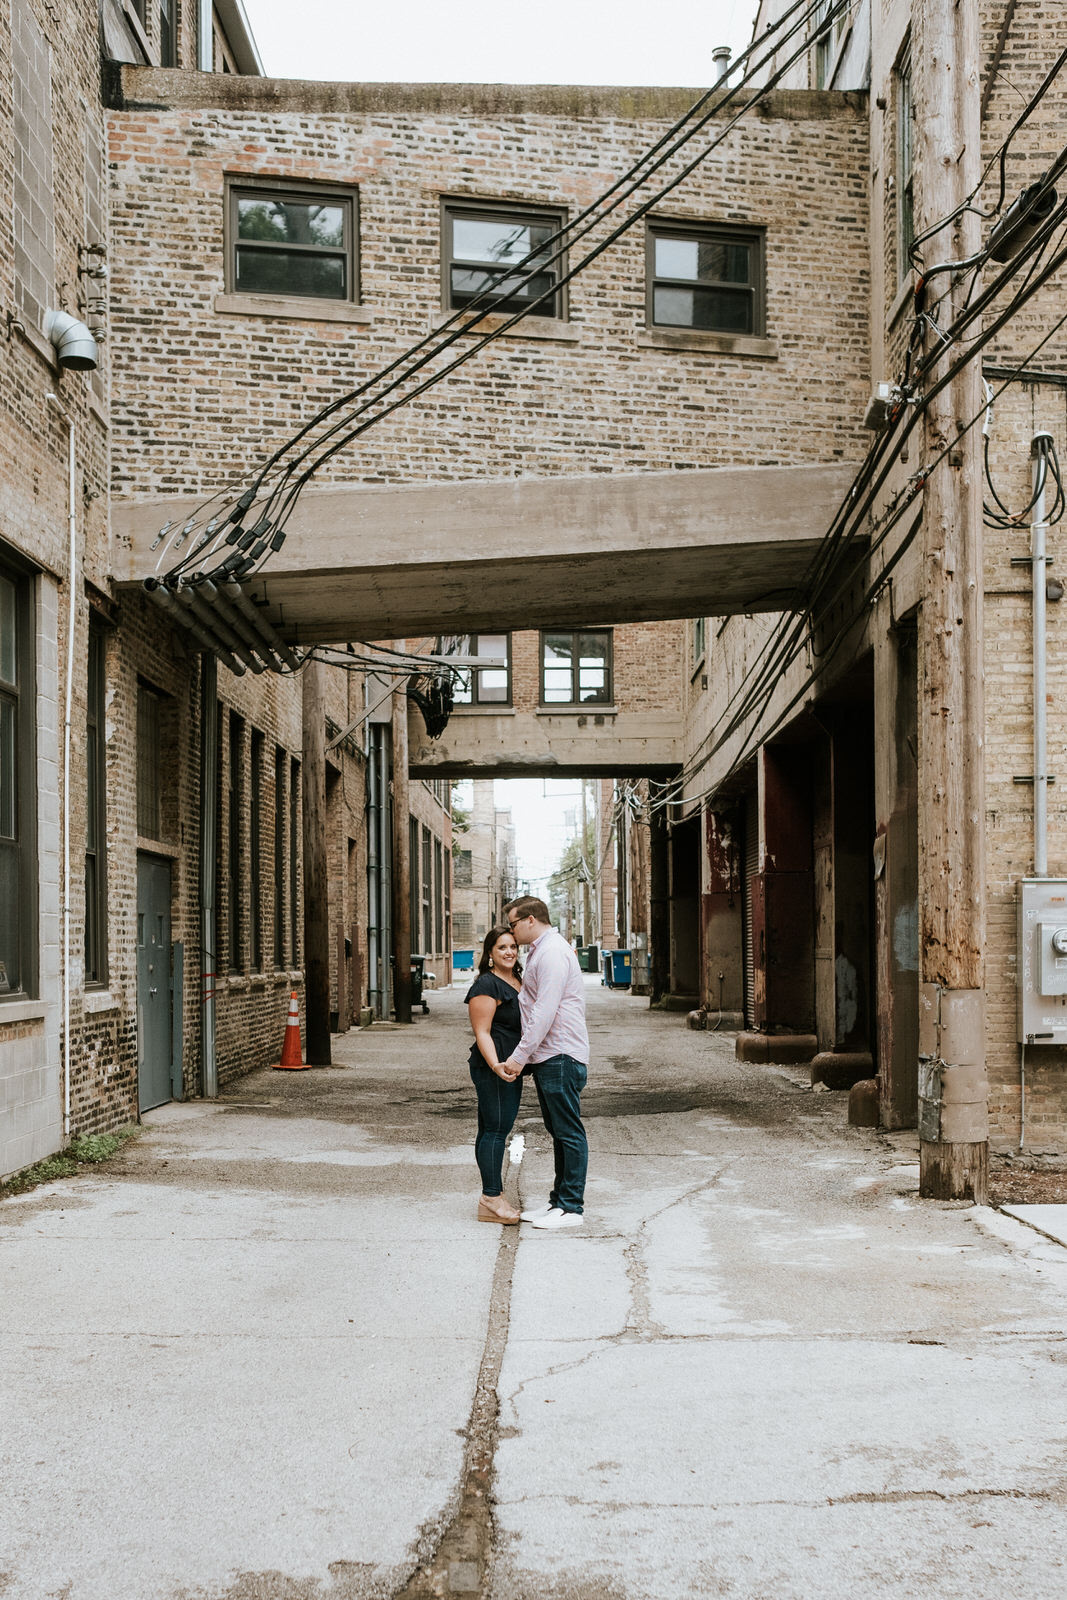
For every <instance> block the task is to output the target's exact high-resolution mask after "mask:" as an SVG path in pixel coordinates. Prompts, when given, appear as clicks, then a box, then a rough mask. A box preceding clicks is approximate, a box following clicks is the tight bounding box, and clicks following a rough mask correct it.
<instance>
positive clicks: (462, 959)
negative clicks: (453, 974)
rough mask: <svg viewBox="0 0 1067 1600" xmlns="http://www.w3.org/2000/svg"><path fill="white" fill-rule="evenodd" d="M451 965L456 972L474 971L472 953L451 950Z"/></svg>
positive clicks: (469, 951) (470, 951) (471, 951)
mask: <svg viewBox="0 0 1067 1600" xmlns="http://www.w3.org/2000/svg"><path fill="white" fill-rule="evenodd" d="M452 965H453V967H454V968H455V970H456V971H457V972H472V971H473V970H474V951H473V950H453V952H452Z"/></svg>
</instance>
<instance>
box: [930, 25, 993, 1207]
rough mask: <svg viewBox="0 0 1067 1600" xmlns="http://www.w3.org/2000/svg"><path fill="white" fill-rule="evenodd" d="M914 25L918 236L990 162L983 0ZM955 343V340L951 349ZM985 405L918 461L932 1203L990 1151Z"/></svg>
mask: <svg viewBox="0 0 1067 1600" xmlns="http://www.w3.org/2000/svg"><path fill="white" fill-rule="evenodd" d="M915 22H916V25H917V26H916V37H915V40H914V44H913V48H912V54H911V59H912V72H913V82H914V86H915V112H916V115H915V121H916V128H917V131H918V140H919V151H920V160H919V164H918V182H917V191H918V198H919V202H920V209H921V216H920V218H919V219H918V231H919V232H920V233H921V232H923V231H925V229H926V228H928V227H930V226H931V224H933V223H935V222H937V221H939V220H940V219H941V218H943V217H947V216H950V215H952V213H953V212H954V211H956V209H957V208H958V207H959V206H960V205H961V203H962V202H963V201H964V200H965V198H966V197H967V196H968V195H969V194H970V192H971V191H972V190H973V189H974V188H975V186H976V185H977V183H978V180H979V175H980V172H981V143H980V134H981V128H980V114H979V83H978V46H979V30H978V3H977V0H920V4H919V6H918V7H917V9H916V14H915ZM978 244H979V222H978V218H977V217H975V216H974V215H973V214H972V213H971V212H965V213H964V214H963V215H962V216H960V217H958V218H957V219H956V221H955V222H953V223H952V224H951V226H950V227H948V228H945V229H944V230H943V231H942V232H941V233H939V234H936V235H934V237H933V238H932V239H930V240H928V241H927V242H926V244H925V245H924V250H925V252H926V259H927V260H928V261H929V260H938V261H944V260H948V259H950V258H953V259H957V260H963V259H965V258H966V257H968V256H971V255H973V254H974V253H975V252H976V250H977V248H978ZM939 282H940V284H944V285H946V286H947V288H948V298H947V299H946V300H945V302H944V303H943V304H942V306H941V308H940V309H939V312H938V321H939V322H940V323H941V324H942V326H944V325H945V324H948V323H950V322H951V321H952V320H953V319H954V318H955V317H956V316H957V315H958V314H959V313H960V311H961V310H962V308H963V303H964V292H965V280H964V279H963V278H962V277H961V278H960V279H959V281H954V280H953V279H952V277H951V276H950V275H948V274H946V275H945V276H944V277H943V278H942V279H940V280H939ZM936 338H937V335H936V332H935V331H934V330H932V329H931V330H928V339H932V340H935V341H936ZM933 348H934V345H933V343H929V344H928V349H933ZM959 354H960V347H959V346H956V347H955V348H954V349H953V351H951V352H950V353H949V354H948V355H946V356H945V357H944V358H943V359H944V360H949V359H952V357H953V356H957V355H959ZM937 370H938V371H941V370H943V363H942V364H939V367H938V369H937ZM933 376H934V375H933V374H932V375H931V376H930V378H928V379H927V383H928V385H929V383H931V382H932V381H933ZM980 404H981V372H980V370H979V366H978V363H977V362H973V363H971V364H969V365H968V366H966V367H964V368H963V370H962V371H961V372H960V373H959V374H958V375H957V376H956V378H955V379H953V381H952V382H951V383H950V384H948V385H947V386H946V387H945V388H944V389H943V390H942V391H941V393H940V394H939V395H938V396H937V397H936V398H935V399H934V400H933V402H932V403H931V405H930V408H929V410H928V411H927V413H926V416H925V419H924V433H923V452H924V454H923V462H922V465H923V466H924V467H929V466H930V464H931V463H932V462H933V461H934V459H935V458H936V457H938V456H940V455H941V453H942V451H944V450H945V449H946V448H947V450H948V454H947V455H946V456H945V459H944V460H942V461H941V462H940V464H939V465H938V466H937V467H936V468H934V469H933V470H932V472H931V474H930V477H929V478H928V480H927V481H926V483H925V487H924V490H923V533H922V538H923V544H922V558H923V574H922V579H923V602H922V612H921V618H920V623H919V661H920V667H919V675H920V686H919V948H920V958H919V959H920V973H919V975H920V996H919V1138H920V1176H919V1187H920V1193H921V1194H923V1195H924V1196H926V1197H928V1198H930V1199H943V1200H951V1199H971V1198H973V1199H974V1200H976V1201H978V1202H982V1201H984V1199H985V1194H986V1184H987V1175H988V1159H989V1143H988V1140H989V1128H988V1109H987V1094H988V1089H987V1085H986V1077H985V992H984V989H985V979H984V970H983V939H984V932H985V859H984V852H985V835H984V827H985V793H984V778H983V752H984V742H985V739H984V735H985V707H984V697H983V686H982V671H983V658H982V606H983V576H982V480H981V458H980V453H979V449H980V435H979V433H978V430H977V429H973V428H972V429H971V431H970V432H969V433H968V434H966V435H965V436H962V437H961V429H962V428H963V427H964V426H965V425H966V423H968V422H969V421H970V419H971V418H972V417H973V416H974V415H975V414H976V412H977V411H978V409H979V406H980Z"/></svg>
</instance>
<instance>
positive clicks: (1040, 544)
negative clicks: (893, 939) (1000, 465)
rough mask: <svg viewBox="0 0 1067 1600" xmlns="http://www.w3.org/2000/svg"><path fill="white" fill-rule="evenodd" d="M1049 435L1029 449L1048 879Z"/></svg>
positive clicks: (1039, 779)
mask: <svg viewBox="0 0 1067 1600" xmlns="http://www.w3.org/2000/svg"><path fill="white" fill-rule="evenodd" d="M1051 442H1052V435H1051V434H1049V433H1035V435H1034V439H1033V443H1032V444H1031V446H1030V462H1031V468H1030V470H1031V482H1032V484H1033V494H1034V514H1033V518H1032V520H1031V523H1030V563H1031V565H1030V571H1031V582H1032V588H1033V600H1034V611H1033V651H1034V877H1035V878H1046V877H1047V876H1048V687H1047V667H1048V661H1047V656H1048V643H1047V631H1046V610H1045V601H1046V594H1045V585H1046V582H1047V575H1046V561H1047V557H1046V548H1045V546H1046V536H1047V534H1048V523H1047V522H1046V520H1045V485H1046V483H1047V482H1048V447H1049V445H1050V444H1051Z"/></svg>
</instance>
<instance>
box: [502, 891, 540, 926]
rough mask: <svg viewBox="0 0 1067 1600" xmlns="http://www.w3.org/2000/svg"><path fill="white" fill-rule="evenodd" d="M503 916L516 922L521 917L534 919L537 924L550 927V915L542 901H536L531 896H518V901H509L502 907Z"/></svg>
mask: <svg viewBox="0 0 1067 1600" xmlns="http://www.w3.org/2000/svg"><path fill="white" fill-rule="evenodd" d="M504 915H505V916H509V915H510V916H513V917H514V918H515V920H516V922H519V921H521V920H522V918H523V917H536V919H537V921H538V922H547V923H548V925H549V926H550V927H551V925H552V913H551V911H549V909H548V907H547V906H546V905H545V902H544V901H543V900H537V899H535V898H534V896H533V895H532V894H524V895H520V896H519V898H518V900H509V901H508V903H507V905H506V906H505V907H504Z"/></svg>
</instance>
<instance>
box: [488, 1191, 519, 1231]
mask: <svg viewBox="0 0 1067 1600" xmlns="http://www.w3.org/2000/svg"><path fill="white" fill-rule="evenodd" d="M494 1198H496V1196H494ZM500 1205H501V1210H499V1211H496V1210H494V1208H493V1206H491V1205H490V1203H489V1201H488V1200H487V1199H486V1198H485V1196H484V1194H483V1195H481V1196H480V1197H479V1200H478V1221H479V1222H502V1223H504V1224H510V1223H512V1222H518V1220H519V1215H520V1213H519V1212H518V1211H515V1210H514V1209H513V1208H512V1207H511V1206H509V1205H508V1203H507V1201H506V1200H505V1199H504V1198H503V1197H502V1196H501V1197H500Z"/></svg>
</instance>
